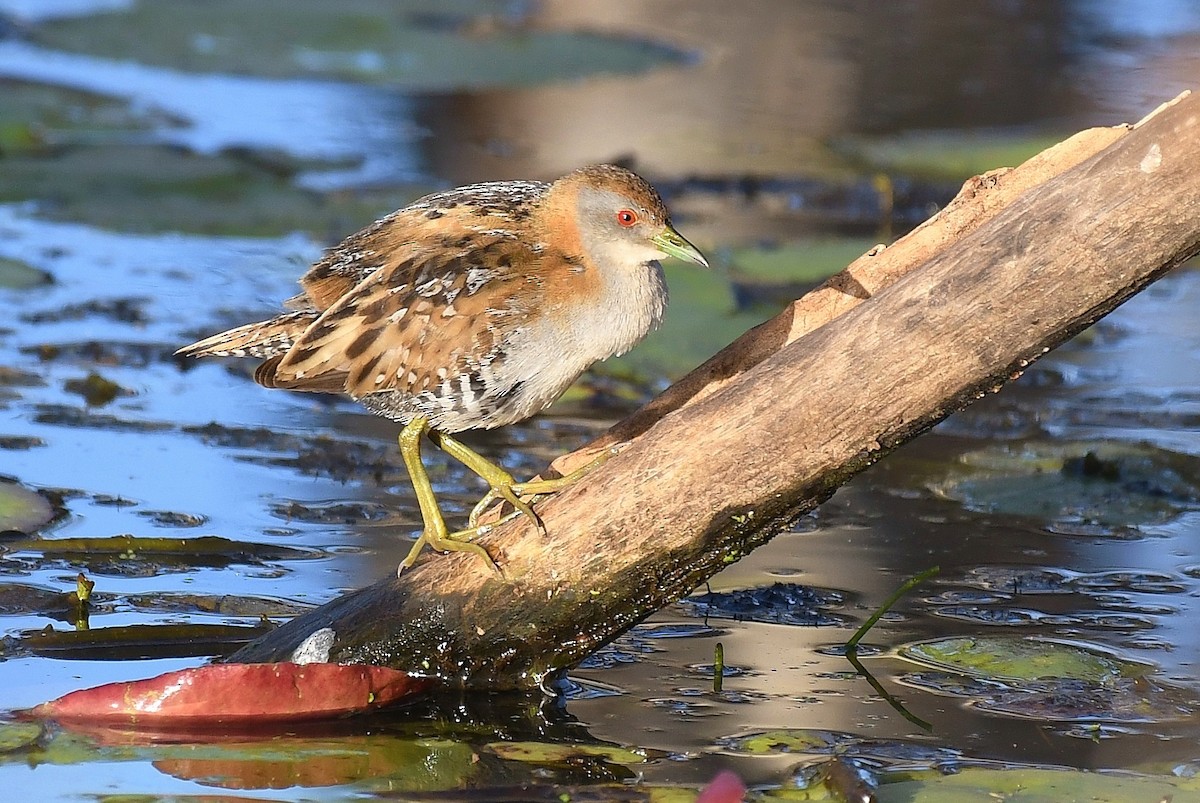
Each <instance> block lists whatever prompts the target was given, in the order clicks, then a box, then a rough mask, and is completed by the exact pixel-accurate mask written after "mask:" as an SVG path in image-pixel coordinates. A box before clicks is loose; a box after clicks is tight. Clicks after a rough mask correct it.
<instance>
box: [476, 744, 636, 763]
mask: <svg viewBox="0 0 1200 803" xmlns="http://www.w3.org/2000/svg"><path fill="white" fill-rule="evenodd" d="M487 749H488V750H490V751H492V752H493V753H495V754H496V755H498V756H500V758H504V759H508V760H509V761H523V762H526V763H529V764H568V763H572V762H575V763H578V762H580V761H597V760H599V761H605V762H608V763H612V764H644V763H645V762H646V760H647V756H646V752H645V751H644V750H632V749H630V748H627V747H619V746H617V745H611V744H570V743H565V744H564V743H557V742H492V743H491V744H489V745H487Z"/></svg>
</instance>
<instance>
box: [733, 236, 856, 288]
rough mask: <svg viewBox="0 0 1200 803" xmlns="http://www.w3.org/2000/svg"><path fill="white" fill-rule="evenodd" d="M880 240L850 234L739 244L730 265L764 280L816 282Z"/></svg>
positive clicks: (734, 268) (831, 273)
mask: <svg viewBox="0 0 1200 803" xmlns="http://www.w3.org/2000/svg"><path fill="white" fill-rule="evenodd" d="M878 242H879V240H877V239H874V238H862V237H846V238H840V239H834V238H812V239H805V240H795V241H792V242H787V243H781V244H779V245H773V246H759V247H755V248H736V249H734V250H733V251H732V252H730V255H729V258H728V262H729V266H730V269H731V270H732V271H734V272H736V273H737V274H738V275H745V276H753V277H755V278H758V279H761V280H764V281H789V282H804V283H809V284H816V283H817V282H820V281H823V280H824V279H827V278H829V277H830V276H832V275H833V274H835V273H837V272H838V271H840V270H842V269H843V268H845V267H846V266H847V265H849V264H850V263H851V262H853V261H854V260H856V259H858V258H859V257H860V256H862V255H863V254H865V253H866V252H867V251H870V250H871V249H872V248H873V247H874V246H875V245H877V244H878Z"/></svg>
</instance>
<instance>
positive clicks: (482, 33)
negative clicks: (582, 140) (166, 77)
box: [35, 0, 684, 92]
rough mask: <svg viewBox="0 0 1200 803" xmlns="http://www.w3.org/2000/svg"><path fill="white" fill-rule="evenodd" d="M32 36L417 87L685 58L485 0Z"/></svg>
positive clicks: (90, 22) (291, 1) (205, 8)
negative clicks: (552, 25)
mask: <svg viewBox="0 0 1200 803" xmlns="http://www.w3.org/2000/svg"><path fill="white" fill-rule="evenodd" d="M284 21H286V24H281V23H282V22H284ZM35 38H36V39H37V40H38V42H39V43H40V44H42V45H44V46H46V47H50V48H55V49H59V50H65V51H70V52H74V53H86V54H90V55H94V56H102V57H106V58H112V59H121V60H126V59H128V60H133V61H137V62H139V63H142V64H155V65H160V66H164V67H171V68H175V69H181V70H189V71H193V72H220V73H229V72H233V73H241V74H246V75H259V76H266V77H271V78H290V77H296V76H310V77H314V78H336V79H342V80H350V81H357V82H363V83H379V84H386V85H388V86H392V87H399V88H402V89H405V90H408V91H421V92H434V91H451V90H463V89H478V88H481V87H494V86H528V85H532V84H541V83H546V82H548V81H565V80H572V79H578V78H583V77H585V76H589V75H595V74H597V73H617V74H628V73H638V72H642V71H645V70H648V69H651V68H653V67H656V66H659V65H663V64H670V63H676V62H679V61H680V60H682V59H683V58H684V55H683V54H682V53H680V52H679V51H677V50H675V49H673V48H670V47H667V46H665V45H659V44H654V43H652V42H649V41H640V40H634V39H628V38H621V37H617V36H609V35H604V34H597V33H586V32H577V31H554V30H542V29H535V28H532V27H529V26H527V25H525V24H523V21H522V20H521V19H519V18H515V17H513V16H511V14H510V12H508V11H506V10H505V9H504V8H502V7H501V6H498V5H497V4H495V3H491V2H485V1H484V0H450V1H449V2H447V0H419V1H418V2H410V3H405V4H404V5H403V6H402V7H398V6H397V5H396V4H395V3H392V2H388V1H387V0H343V2H339V3H335V4H331V3H325V2H319V0H259V1H258V2H255V3H244V2H240V1H239V0H209V1H208V2H204V3H192V2H182V1H181V0H175V1H174V2H156V3H137V4H135V5H133V6H132V7H130V8H128V9H122V10H118V11H113V12H110V13H106V14H93V15H89V16H80V17H66V18H63V19H60V20H54V21H51V22H48V23H46V24H45V25H43V26H42V27H41V28H39V29H38V30H37V31H36V35H35Z"/></svg>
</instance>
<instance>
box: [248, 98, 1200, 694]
mask: <svg viewBox="0 0 1200 803" xmlns="http://www.w3.org/2000/svg"><path fill="white" fill-rule="evenodd" d="M1198 250H1200V96H1197V97H1191V96H1187V95H1184V96H1181V98H1179V99H1177V100H1176V101H1175V102H1173V103H1172V104H1167V105H1165V106H1164V107H1163V108H1161V109H1159V110H1158V111H1157V112H1156V113H1155V114H1153V115H1151V116H1150V117H1148V118H1147V119H1145V120H1143V121H1142V122H1141V123H1139V124H1138V125H1136V126H1133V127H1129V126H1120V127H1117V128H1113V129H1094V130H1092V131H1087V132H1083V133H1082V134H1080V135H1076V137H1073V138H1071V139H1070V140H1067V141H1066V142H1064V143H1061V144H1060V145H1058V146H1056V147H1055V148H1052V149H1050V150H1049V151H1047V152H1045V153H1043V154H1041V155H1039V156H1038V157H1035V158H1034V159H1033V160H1031V161H1030V162H1028V163H1026V164H1025V165H1022V166H1021V167H1020V168H1017V169H1016V170H1012V171H995V172H993V173H989V174H987V175H985V176H982V177H978V178H976V179H973V180H971V181H970V182H968V183H967V185H966V187H965V188H964V191H963V193H961V194H960V195H959V197H958V198H957V199H956V200H955V201H954V202H953V203H952V204H951V205H950V206H948V207H947V208H946V209H945V210H943V212H941V213H940V214H939V215H937V216H936V217H934V218H933V219H931V220H930V221H928V222H927V223H926V224H924V225H923V226H921V227H920V228H919V229H917V230H916V231H914V232H913V233H911V234H910V235H908V236H907V237H905V238H903V239H902V240H901V241H899V242H898V243H897V244H896V245H894V246H892V247H890V248H887V249H883V250H880V249H875V250H873V251H872V252H871V253H870V254H868V255H866V256H864V257H863V258H862V259H860V260H858V261H857V262H855V263H854V265H852V266H851V267H850V268H849V269H848V270H847V271H846V272H844V273H843V274H839V275H838V276H836V277H834V278H833V279H831V280H830V281H829V282H828V283H827V284H826V285H825V286H824V287H822V288H819V289H818V290H816V291H814V292H813V293H810V294H809V295H807V296H805V297H804V298H803V299H801V300H799V301H798V302H796V303H795V304H793V305H792V307H790V308H789V309H788V310H787V311H785V312H784V313H783V314H781V315H780V316H779V317H778V318H776V319H774V320H772V321H770V322H768V323H766V324H763V325H762V326H760V327H758V328H756V329H755V330H752V331H751V332H749V333H747V334H746V335H745V336H743V337H742V338H741V339H739V340H738V341H737V342H735V343H734V344H733V345H732V346H731V347H730V348H729V349H727V350H725V351H723V352H722V353H721V354H720V355H718V356H717V357H714V358H713V360H710V361H709V362H708V363H706V364H705V365H704V366H702V367H701V368H700V369H697V371H696V372H693V374H692V375H689V377H687V378H685V380H683V381H682V382H681V383H679V384H678V385H677V386H675V387H673V388H672V389H671V390H669V391H667V393H666V394H664V396H663V397H660V399H658V400H656V401H655V402H652V403H651V404H650V405H648V406H647V407H646V408H644V409H643V410H641V411H639V412H638V413H635V414H634V415H633V416H632V417H631V418H630V419H628V420H626V421H624V422H622V423H621V424H618V425H617V426H616V427H614V429H613V430H612V432H610V433H609V434H608V435H607V436H605V438H603V439H601V445H602V446H603V445H607V444H611V443H614V442H620V441H628V443H626V444H625V445H624V447H623V448H622V450H621V452H620V453H619V454H618V455H616V456H615V457H613V458H612V459H610V460H609V461H608V462H607V463H606V464H604V465H603V466H601V467H600V468H599V469H597V470H596V471H594V472H593V473H591V474H590V475H588V476H587V477H586V478H584V479H583V480H582V481H581V482H579V483H578V484H576V485H575V486H573V487H572V488H570V489H568V490H567V491H564V492H562V493H560V494H559V495H557V496H555V497H553V498H551V499H548V500H546V501H544V502H541V503H539V506H538V512H539V513H540V514H541V515H542V517H543V519H544V521H545V524H546V527H547V529H548V531H549V535H548V537H542V536H539V535H538V534H537V533H535V532H533V531H532V528H530V527H529V526H528V525H527V524H526V522H525V521H524V520H523V519H518V520H515V521H513V522H510V523H508V524H506V525H503V526H501V527H499V528H497V529H496V530H495V531H494V532H493V533H491V534H489V535H488V536H487V537H486V538H485V539H484V540H483V543H484V544H485V545H486V546H487V548H488V550H489V551H490V552H491V553H492V554H493V555H495V556H497V557H498V559H499V562H500V563H501V565H502V566H503V567H504V571H505V573H506V575H507V578H508V580H507V581H501V580H499V579H497V578H495V577H494V576H492V575H491V574H490V573H489V572H487V571H486V570H485V569H483V567H482V565H481V564H480V563H479V561H478V560H477V559H475V558H473V557H471V556H465V555H448V556H444V557H441V556H429V555H426V556H424V557H423V559H422V560H421V561H420V562H419V563H418V564H417V566H415V567H414V568H413V569H412V570H410V571H408V572H406V573H405V574H404V575H403V577H401V578H399V579H395V578H391V577H389V578H386V579H384V580H382V581H380V582H378V583H376V584H375V585H372V586H369V587H367V588H365V589H362V590H360V591H357V592H354V593H351V594H348V595H346V596H344V597H341V598H339V599H337V600H334V601H332V602H330V603H328V604H327V605H324V606H322V607H321V608H319V609H317V610H315V611H312V612H310V613H307V614H304V615H302V616H300V617H297V618H296V619H294V620H292V621H291V622H288V623H287V624H285V625H284V626H282V627H280V628H279V629H277V630H275V631H273V632H272V633H270V634H268V635H266V636H264V637H262V638H260V639H259V640H258V641H256V642H254V643H252V644H250V645H248V646H247V647H245V648H243V649H242V650H240V651H239V652H238V653H236V654H235V655H234V656H232V658H231V659H230V660H236V661H272V660H288V659H289V658H290V657H291V654H292V651H293V650H295V649H296V648H297V647H298V646H299V645H300V644H302V643H303V642H305V640H306V639H308V638H309V637H310V636H311V635H312V634H313V633H314V632H316V631H318V630H320V629H322V628H329V629H330V630H331V631H332V632H326V633H325V637H326V639H327V642H328V643H329V644H330V649H329V651H328V653H327V655H326V654H325V653H322V656H323V657H325V658H326V659H327V660H330V661H339V662H346V663H352V662H366V663H374V664H382V665H386V666H392V667H395V668H398V669H407V670H410V671H417V672H426V673H433V674H437V675H440V676H442V677H445V678H448V679H453V680H456V681H461V682H462V683H465V684H467V685H473V686H489V687H493V688H497V687H499V688H512V687H529V686H533V685H535V684H537V683H538V682H540V680H541V679H542V678H544V677H545V676H546V675H547V673H550V672H553V671H555V670H558V669H562V668H566V667H569V666H571V665H573V664H574V663H576V662H578V661H579V660H580V659H582V658H583V657H585V656H586V655H588V654H589V653H591V652H592V651H593V650H595V649H596V648H597V647H599V646H601V645H602V644H604V643H606V642H607V641H610V640H611V639H613V638H615V637H616V636H618V635H620V634H621V633H622V632H624V631H625V630H626V629H628V628H629V627H630V626H632V625H634V624H635V623H637V622H638V621H640V620H641V619H643V618H644V617H646V616H647V615H649V614H650V613H652V612H654V611H655V610H657V609H659V608H660V607H662V606H664V605H666V604H668V603H670V602H671V601H673V600H675V599H678V598H679V597H681V596H683V595H685V594H687V593H688V592H690V591H691V590H692V589H693V588H694V587H695V586H696V585H698V584H699V583H701V582H702V581H703V580H704V579H705V578H707V577H709V576H711V575H712V574H715V573H716V572H717V571H719V570H720V569H721V568H722V567H724V566H725V565H726V564H727V563H728V562H729V561H731V560H735V559H737V558H738V557H740V556H742V555H745V554H746V553H748V552H749V551H750V550H751V549H753V548H755V547H756V546H758V545H760V544H762V543H764V542H765V541H767V540H768V539H769V538H770V537H771V536H772V535H774V534H775V533H776V532H777V531H778V528H779V527H780V525H782V524H784V523H786V522H788V521H789V520H791V519H792V518H794V517H795V516H797V515H798V514H801V513H803V512H805V511H808V510H810V509H812V508H813V507H815V506H816V505H818V504H820V503H821V502H822V501H823V500H825V499H826V498H828V497H829V495H830V494H832V493H833V491H834V490H835V489H836V488H837V487H838V486H839V485H841V484H842V483H844V482H845V481H846V480H847V479H849V478H850V477H851V476H853V475H854V474H856V473H858V472H859V471H861V470H863V469H864V468H866V467H867V466H869V465H870V464H871V463H873V462H875V461H876V460H878V459H879V457H880V456H881V455H883V454H885V453H886V452H888V451H889V450H891V449H893V448H895V447H896V446H898V445H900V444H902V443H904V442H905V441H907V440H909V439H911V438H913V437H915V436H916V435H918V434H920V433H921V432H923V431H925V430H927V429H928V428H929V427H931V426H932V425H934V424H935V423H937V422H938V421H940V420H941V419H942V418H944V417H945V416H946V415H948V414H950V413H951V412H954V411H955V410H958V409H961V408H963V407H965V406H966V405H968V404H970V403H971V402H972V401H973V400H975V399H977V398H979V397H981V396H982V395H984V394H985V393H988V392H991V391H995V390H999V388H1000V387H1001V386H1002V385H1003V384H1004V383H1005V382H1006V381H1008V380H1009V379H1011V378H1013V377H1016V376H1018V375H1019V374H1020V373H1021V371H1022V370H1023V369H1024V368H1025V367H1026V366H1028V365H1029V364H1030V363H1031V362H1033V361H1034V360H1036V359H1038V358H1039V357H1040V356H1041V355H1043V354H1045V353H1046V352H1047V351H1049V350H1050V349H1051V348H1053V347H1054V346H1056V345H1058V344H1059V343H1061V342H1063V341H1064V340H1066V339H1067V338H1069V337H1071V336H1072V335H1074V334H1075V333H1077V332H1079V331H1080V330H1081V329H1083V328H1084V327H1086V326H1088V325H1089V324H1091V323H1092V322H1094V321H1095V320H1097V319H1098V318H1100V317H1101V316H1103V315H1104V314H1106V313H1108V312H1109V311H1111V310H1112V309H1113V308H1114V307H1116V306H1117V305H1118V304H1120V303H1121V302H1122V301H1124V300H1126V299H1127V298H1128V297H1130V296H1131V295H1133V294H1134V293H1136V292H1137V291H1138V290H1140V289H1141V288H1143V287H1145V286H1146V285H1147V284H1148V283H1150V282H1151V281H1153V280H1154V279H1156V278H1158V277H1159V276H1161V275H1162V274H1163V273H1165V272H1166V271H1168V270H1170V269H1171V268H1173V267H1175V266H1176V265H1178V264H1179V263H1180V262H1182V261H1183V260H1185V259H1186V258H1188V257H1189V256H1191V255H1193V254H1194V253H1196V252H1197V251H1198ZM582 452H583V453H584V455H586V454H589V453H590V450H589V449H585V450H582ZM577 459H584V458H583V457H579V456H572V459H570V460H561V461H559V462H560V464H570V463H571V461H572V460H577Z"/></svg>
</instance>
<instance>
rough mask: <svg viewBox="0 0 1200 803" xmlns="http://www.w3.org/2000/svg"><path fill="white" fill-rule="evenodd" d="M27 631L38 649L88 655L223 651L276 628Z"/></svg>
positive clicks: (23, 642)
mask: <svg viewBox="0 0 1200 803" xmlns="http://www.w3.org/2000/svg"><path fill="white" fill-rule="evenodd" d="M78 624H82V625H83V626H82V627H80V628H79V629H76V630H55V629H53V628H50V627H47V628H45V629H43V630H38V631H33V632H29V633H24V634H22V635H21V638H20V640H19V642H18V647H19V648H23V649H26V650H29V651H30V652H32V653H34V654H36V655H42V656H47V657H52V658H58V659H71V660H85V661H95V660H102V661H117V660H132V659H142V658H181V657H201V656H210V655H224V654H227V653H231V652H233V651H234V650H236V649H237V648H238V647H241V646H242V645H244V644H247V643H248V642H250V641H252V640H253V639H255V638H257V637H259V636H261V635H263V634H264V633H268V632H270V631H271V630H273V629H274V628H275V625H273V624H271V623H270V622H266V623H262V624H258V625H249V626H247V625H218V624H180V625H123V626H116V627H97V628H89V627H87V625H86V620H85V621H84V622H81V623H78Z"/></svg>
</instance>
